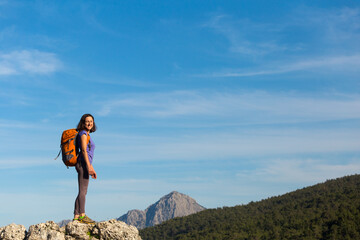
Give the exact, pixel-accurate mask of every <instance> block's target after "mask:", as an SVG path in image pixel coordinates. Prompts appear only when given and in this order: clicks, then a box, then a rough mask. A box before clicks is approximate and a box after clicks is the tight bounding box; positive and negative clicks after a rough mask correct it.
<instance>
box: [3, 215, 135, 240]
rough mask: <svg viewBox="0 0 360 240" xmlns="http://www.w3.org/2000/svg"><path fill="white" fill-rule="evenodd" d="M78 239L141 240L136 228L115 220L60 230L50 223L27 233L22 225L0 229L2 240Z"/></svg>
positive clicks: (73, 223) (80, 224)
mask: <svg viewBox="0 0 360 240" xmlns="http://www.w3.org/2000/svg"><path fill="white" fill-rule="evenodd" d="M78 239H84V240H88V239H93V240H94V239H100V240H106V239H117V240H141V238H140V236H139V232H138V230H137V228H136V227H134V226H129V225H127V224H126V223H124V222H120V221H117V220H115V219H112V220H109V221H103V222H98V223H95V224H84V223H79V222H77V221H75V222H70V223H68V224H67V225H66V226H65V227H62V228H60V227H59V226H58V225H57V224H56V223H55V222H53V221H48V222H46V223H40V224H36V225H32V226H30V227H29V230H28V231H27V232H26V229H25V227H24V226H22V225H16V224H10V225H7V226H5V227H2V228H0V240H78Z"/></svg>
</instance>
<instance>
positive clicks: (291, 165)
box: [238, 159, 360, 184]
mask: <svg viewBox="0 0 360 240" xmlns="http://www.w3.org/2000/svg"><path fill="white" fill-rule="evenodd" d="M344 160H345V159H344ZM359 171H360V163H359V160H358V159H353V161H350V162H349V161H346V162H344V163H343V164H339V163H331V162H329V161H324V160H321V159H275V160H271V159H267V160H266V161H264V163H263V165H262V166H261V167H260V166H259V167H258V168H256V169H254V170H251V171H241V172H239V173H238V177H239V178H241V179H253V180H255V179H262V180H263V181H266V182H272V183H280V182H282V183H284V182H286V183H297V184H300V183H301V184H314V183H319V182H323V181H325V180H327V179H333V178H337V177H342V176H345V175H351V174H357V173H359Z"/></svg>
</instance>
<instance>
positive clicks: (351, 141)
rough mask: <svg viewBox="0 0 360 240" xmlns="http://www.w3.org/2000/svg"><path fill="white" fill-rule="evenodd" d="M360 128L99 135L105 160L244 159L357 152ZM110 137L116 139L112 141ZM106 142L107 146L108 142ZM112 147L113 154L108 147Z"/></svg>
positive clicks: (109, 162)
mask: <svg viewBox="0 0 360 240" xmlns="http://www.w3.org/2000/svg"><path fill="white" fill-rule="evenodd" d="M359 134H360V129H346V128H336V129H314V128H310V129H301V130H294V129H292V128H272V129H271V130H269V129H267V128H257V129H252V130H232V131H231V132H229V131H228V132H226V131H225V130H223V131H212V132H209V133H206V134H205V133H192V134H191V135H189V134H185V133H184V134H177V135H175V136H163V137H160V136H158V137H151V136H144V137H142V136H137V137H136V136H131V135H130V136H126V135H123V136H119V135H112V134H105V135H103V136H97V142H98V143H99V144H101V145H102V146H103V147H102V151H101V152H99V153H98V154H99V155H98V157H99V158H101V159H104V160H103V163H104V164H121V163H122V162H132V161H155V160H156V161H170V162H171V161H179V160H182V161H194V160H216V159H242V158H244V157H256V156H257V157H259V156H267V157H269V156H278V155H287V154H323V153H344V152H357V151H358V149H359V144H358V141H357V138H358V135H359ZM108 139H112V141H111V143H109V142H108ZM105 143H106V144H107V145H106V144H105ZM105 145H106V146H105ZM110 150H111V151H112V153H111V154H109V153H107V151H110Z"/></svg>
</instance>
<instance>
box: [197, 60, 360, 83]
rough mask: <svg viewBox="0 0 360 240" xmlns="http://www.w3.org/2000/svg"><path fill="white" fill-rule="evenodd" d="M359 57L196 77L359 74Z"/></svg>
mask: <svg viewBox="0 0 360 240" xmlns="http://www.w3.org/2000/svg"><path fill="white" fill-rule="evenodd" d="M359 68H360V55H351V56H330V57H321V58H313V59H307V60H301V61H295V62H292V63H289V61H286V62H278V63H276V64H274V65H270V66H261V69H253V70H249V69H243V70H242V69H227V70H224V71H220V72H214V73H210V74H197V75H194V76H197V77H207V78H209V77H251V76H261V75H274V74H283V73H289V72H296V71H314V70H315V71H322V72H344V73H345V72H349V71H350V72H359Z"/></svg>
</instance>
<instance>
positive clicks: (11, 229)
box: [0, 223, 26, 240]
mask: <svg viewBox="0 0 360 240" xmlns="http://www.w3.org/2000/svg"><path fill="white" fill-rule="evenodd" d="M25 232H26V229H25V227H24V226H23V225H17V224H14V223H12V224H10V225H7V226H5V227H1V228H0V239H1V240H23V239H24V238H25Z"/></svg>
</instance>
